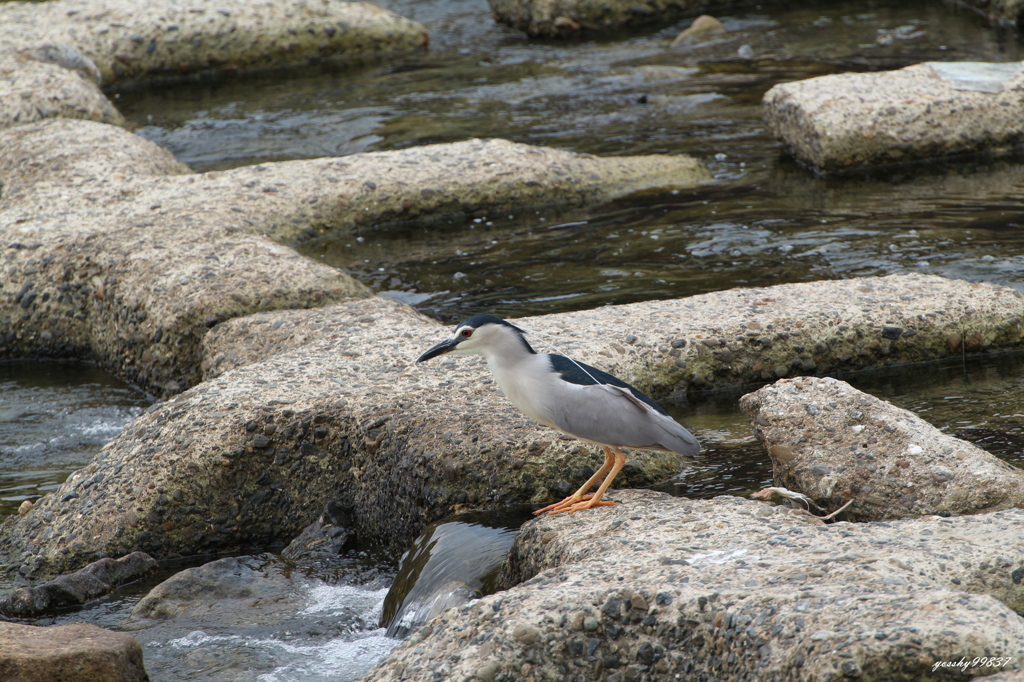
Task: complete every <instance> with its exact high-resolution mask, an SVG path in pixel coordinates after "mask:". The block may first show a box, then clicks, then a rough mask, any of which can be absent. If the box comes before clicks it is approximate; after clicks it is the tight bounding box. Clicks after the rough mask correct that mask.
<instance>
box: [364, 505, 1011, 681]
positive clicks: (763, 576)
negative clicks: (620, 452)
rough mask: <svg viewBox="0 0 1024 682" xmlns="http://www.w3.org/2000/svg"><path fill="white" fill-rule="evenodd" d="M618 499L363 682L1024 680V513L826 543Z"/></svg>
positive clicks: (827, 537)
mask: <svg viewBox="0 0 1024 682" xmlns="http://www.w3.org/2000/svg"><path fill="white" fill-rule="evenodd" d="M612 497H613V498H614V499H616V500H618V501H619V502H621V504H620V505H619V506H615V507H603V508H601V509H599V510H591V511H589V512H584V513H578V514H573V515H572V516H569V515H559V516H555V517H541V518H538V519H537V520H535V521H532V522H530V523H528V524H526V525H525V526H524V528H523V530H522V531H521V532H520V534H519V535H518V537H517V539H516V544H515V545H514V547H513V549H512V551H511V552H510V554H509V559H508V568H507V572H506V574H505V575H506V579H507V583H508V585H509V586H510V589H508V590H507V591H505V592H501V593H498V594H495V595H492V596H490V597H485V598H483V599H480V600H478V601H475V602H473V603H472V604H468V605H465V606H461V607H458V608H456V609H454V610H452V611H449V612H447V613H446V614H445V615H444V616H443V617H441V618H440V619H437V620H435V621H433V622H432V623H431V624H430V625H428V626H426V627H424V628H423V629H422V630H421V631H420V632H418V633H416V634H414V635H413V637H412V638H410V640H408V641H407V642H406V643H403V644H401V645H399V646H398V647H397V648H396V649H394V651H393V652H392V653H391V654H390V655H389V656H388V657H387V658H386V659H385V660H384V661H383V662H382V663H381V664H380V666H379V667H378V668H376V669H375V670H373V671H372V672H371V673H369V674H368V675H366V676H365V677H364V678H363V680H364V682H370V681H377V680H379V681H381V682H383V681H384V680H394V679H408V680H430V679H433V676H434V675H435V674H437V673H440V674H441V675H443V676H444V677H445V678H446V679H455V680H462V679H471V678H473V677H474V676H475V677H477V678H479V679H488V680H515V679H526V678H527V677H531V676H532V677H534V678H535V679H538V680H539V679H566V678H569V679H578V678H579V677H583V678H585V679H594V678H601V679H609V680H611V679H616V680H625V679H652V680H653V679H676V678H677V677H678V678H679V679H733V680H765V679H798V678H799V679H837V678H839V677H865V678H866V679H881V680H892V679H932V678H933V676H934V678H936V679H937V678H938V677H939V675H937V674H935V673H933V671H932V668H933V666H934V665H935V664H936V663H937V662H939V661H949V660H952V661H959V660H960V659H961V657H963V658H966V660H967V661H968V662H970V661H972V660H973V659H974V658H976V657H991V656H1000V657H1006V658H1007V659H1009V660H1007V661H1006V662H1005V663H1004V665H1005V667H1004V668H1002V669H1003V670H1012V671H1019V670H1020V669H1021V666H1022V665H1024V660H1022V658H1021V655H1022V654H1024V618H1021V616H1020V615H1018V614H1017V613H1015V612H1014V610H1017V611H1021V610H1024V586H1022V585H1021V583H1020V581H1019V580H1015V578H1014V576H1015V575H1016V576H1019V574H1020V571H1021V570H1022V568H1021V567H1022V565H1024V549H1022V548H1021V547H1020V546H1019V545H1010V544H1008V543H1007V541H1006V539H1007V538H1008V537H1015V536H1017V535H1019V534H1020V533H1021V532H1024V511H1021V510H1008V511H1004V512H997V513H994V514H990V515H985V516H977V517H961V518H956V519H940V518H938V517H928V518H926V519H919V520H913V521H899V522H893V523H891V524H881V523H879V524H851V523H835V524H831V525H826V524H824V523H822V522H821V521H820V520H818V519H816V518H814V517H812V516H810V515H809V514H807V513H806V512H803V511H800V510H791V509H786V508H782V507H773V506H771V505H767V504H763V503H758V502H752V501H746V500H741V499H738V498H734V497H718V498H715V499H714V500H708V501H690V500H685V499H679V498H670V497H668V496H665V495H659V494H657V493H651V492H645V491H622V492H618V493H615V494H613V496H612ZM954 547H955V549H952V548H954ZM951 552H952V553H951ZM1015 571H1016V573H1015ZM452 654H457V655H452ZM989 670H991V669H985V668H984V666H981V667H980V668H975V669H972V670H969V671H968V673H969V674H970V673H974V674H978V673H984V672H988V671H989ZM1018 674H1019V672H1018Z"/></svg>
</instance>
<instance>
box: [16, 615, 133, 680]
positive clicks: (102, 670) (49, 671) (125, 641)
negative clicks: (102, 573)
mask: <svg viewBox="0 0 1024 682" xmlns="http://www.w3.org/2000/svg"><path fill="white" fill-rule="evenodd" d="M0 679H4V680H18V682H52V681H53V680H60V681H61V682H98V681H99V680H102V681H103V682H149V676H148V675H147V674H146V669H145V667H144V666H143V664H142V647H140V646H139V643H138V642H137V641H135V639H134V638H133V637H131V636H130V635H126V634H124V633H123V632H111V631H110V630H104V629H103V628H100V627H96V626H95V625H90V624H88V623H75V624H74V625H57V626H53V627H45V628H41V627H34V626H31V625H16V624H14V623H5V622H3V621H0Z"/></svg>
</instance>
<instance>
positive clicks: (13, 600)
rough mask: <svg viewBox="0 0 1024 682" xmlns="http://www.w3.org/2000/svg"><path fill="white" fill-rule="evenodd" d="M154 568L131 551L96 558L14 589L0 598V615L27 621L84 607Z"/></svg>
mask: <svg viewBox="0 0 1024 682" xmlns="http://www.w3.org/2000/svg"><path fill="white" fill-rule="evenodd" d="M156 566H157V562H156V560H155V559H154V558H153V557H151V556H149V555H148V554H145V553H144V552H133V553H131V554H129V555H127V556H124V557H121V558H120V559H110V558H106V559H100V560H99V561H94V562H93V563H91V564H89V565H88V566H86V567H85V568H82V569H80V570H78V571H75V572H74V573H69V574H66V575H62V576H60V577H59V578H57V579H56V580H53V581H50V582H45V583H42V584H40V585H36V586H34V587H21V588H18V589H16V590H14V591H13V592H11V593H10V594H8V595H7V596H5V597H4V598H3V599H0V614H3V615H5V616H8V617H11V618H31V617H34V616H39V615H41V614H43V613H46V612H49V611H53V610H54V609H57V608H60V607H62V606H73V605H77V604H85V603H86V602H88V601H91V600H93V599H96V598H97V597H100V596H102V595H104V594H108V593H109V592H111V591H112V590H114V588H116V587H118V586H120V585H123V584H125V583H129V582H132V581H135V580H138V579H139V578H142V577H144V576H146V575H148V574H149V573H151V572H153V570H155V569H156Z"/></svg>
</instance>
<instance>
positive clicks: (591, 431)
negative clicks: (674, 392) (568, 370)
mask: <svg viewBox="0 0 1024 682" xmlns="http://www.w3.org/2000/svg"><path fill="white" fill-rule="evenodd" d="M548 413H549V414H550V417H551V421H552V422H553V423H554V424H555V425H556V426H557V427H558V428H559V429H560V430H561V431H564V432H565V433H568V434H569V435H571V436H576V437H577V438H582V439H584V440H589V441H593V442H595V443H601V444H603V445H614V446H617V447H627V448H636V449H641V450H667V451H670V452H676V453H679V454H681V455H696V454H697V453H698V452H700V445H699V444H698V443H697V439H696V438H694V437H693V434H691V433H690V432H689V431H687V430H686V428H685V427H683V426H682V425H681V424H679V423H678V422H677V421H676V420H674V419H672V417H670V416H668V415H666V414H662V413H660V412H658V411H657V410H655V409H654V408H653V407H651V406H650V405H647V404H646V403H645V402H644V401H642V400H640V399H639V398H637V397H636V396H634V395H633V394H632V392H630V390H629V389H628V388H622V387H619V386H612V385H609V384H589V385H581V384H568V383H565V384H562V386H561V388H560V390H559V391H558V395H555V396H552V400H550V401H549V403H548Z"/></svg>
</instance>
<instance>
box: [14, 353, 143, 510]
mask: <svg viewBox="0 0 1024 682" xmlns="http://www.w3.org/2000/svg"><path fill="white" fill-rule="evenodd" d="M151 402H152V400H151V399H150V398H149V397H148V396H146V394H144V393H143V392H141V391H139V390H136V389H133V388H132V387H130V386H128V385H127V384H125V383H124V382H123V381H120V380H118V379H117V378H115V377H113V376H111V375H110V374H108V373H107V372H105V371H103V370H102V369H99V368H98V367H95V366H93V365H88V364H86V363H80V362H28V361H24V362H21V361H17V362H0V519H3V518H4V517H6V516H7V515H9V514H12V513H14V512H16V511H17V509H18V506H19V505H20V504H21V503H22V501H23V500H26V499H30V498H31V499H34V498H37V497H40V496H41V495H45V494H46V493H48V492H50V491H52V490H56V489H57V488H58V487H59V486H60V484H61V483H63V482H64V480H65V479H66V478H67V476H68V474H70V473H71V472H72V471H75V470H76V469H79V468H81V467H83V466H85V465H86V464H88V463H89V462H91V461H92V459H93V457H94V456H95V455H96V453H97V452H99V450H100V448H101V447H103V445H104V444H106V443H107V441H109V440H110V439H111V438H113V437H114V436H116V435H117V434H118V433H119V432H120V431H121V429H122V428H123V427H124V425H125V424H127V423H128V422H130V421H131V420H132V419H134V418H135V417H136V416H138V415H139V414H141V413H142V411H143V410H144V409H145V408H146V407H147V406H148V405H150V403H151Z"/></svg>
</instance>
